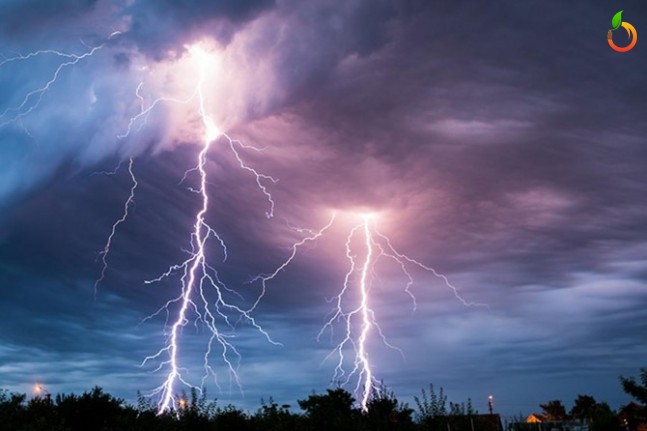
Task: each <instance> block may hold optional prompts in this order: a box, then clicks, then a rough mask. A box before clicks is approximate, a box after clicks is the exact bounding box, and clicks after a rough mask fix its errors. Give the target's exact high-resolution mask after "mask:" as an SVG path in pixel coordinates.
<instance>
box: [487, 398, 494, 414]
mask: <svg viewBox="0 0 647 431" xmlns="http://www.w3.org/2000/svg"><path fill="white" fill-rule="evenodd" d="M493 406H494V397H493V396H492V395H488V397H487V407H488V410H489V411H490V414H491V415H492V414H494V412H493V410H492V407H493Z"/></svg>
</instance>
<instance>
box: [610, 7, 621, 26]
mask: <svg viewBox="0 0 647 431" xmlns="http://www.w3.org/2000/svg"><path fill="white" fill-rule="evenodd" d="M622 12H624V10H621V11H620V12H618V13H616V14H615V15H613V18H612V19H611V26H612V27H613V29H614V30H617V29H618V27H620V24H622Z"/></svg>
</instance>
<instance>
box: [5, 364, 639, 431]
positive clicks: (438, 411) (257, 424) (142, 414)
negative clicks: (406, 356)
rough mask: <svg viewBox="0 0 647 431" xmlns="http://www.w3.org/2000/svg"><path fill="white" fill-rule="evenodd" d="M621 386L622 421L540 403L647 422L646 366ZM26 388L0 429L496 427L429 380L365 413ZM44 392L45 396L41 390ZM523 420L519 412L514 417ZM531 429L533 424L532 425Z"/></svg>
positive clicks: (321, 406)
mask: <svg viewBox="0 0 647 431" xmlns="http://www.w3.org/2000/svg"><path fill="white" fill-rule="evenodd" d="M620 380H621V384H622V387H623V389H624V390H625V392H627V393H628V394H629V395H631V396H632V397H634V399H635V400H636V401H637V403H636V404H633V405H634V406H635V407H636V408H637V410H635V412H634V413H635V415H634V416H635V417H634V418H633V419H632V420H631V421H629V422H625V423H622V422H621V421H620V420H619V418H618V416H617V414H616V413H615V412H613V411H612V410H611V409H610V407H609V406H608V405H607V404H606V403H598V402H597V401H595V399H594V398H593V397H590V396H587V395H580V396H578V398H577V399H576V400H575V402H574V405H573V408H572V409H571V411H570V412H569V414H567V413H566V409H565V407H564V406H563V405H562V403H561V401H559V400H552V401H549V402H548V403H547V404H542V405H540V407H541V408H542V410H543V415H544V416H545V419H546V420H549V421H551V422H552V421H554V422H560V421H564V420H566V419H569V418H571V419H577V420H579V421H580V422H586V423H589V424H590V429H591V430H594V431H597V430H600V431H602V430H604V431H616V430H620V429H622V430H626V429H629V430H633V429H637V427H638V425H639V424H640V423H642V422H644V421H647V407H646V406H647V368H643V369H641V374H640V378H639V380H636V379H634V378H628V379H627V378H622V377H621V378H620ZM39 389H41V394H40V395H39V396H35V397H32V398H29V397H28V396H27V395H26V394H17V393H10V392H8V391H5V390H0V430H2V431H4V430H10V431H41V430H42V431H130V430H132V431H135V430H137V431H140V430H144V431H146V430H151V431H211V430H218V431H226V430H232V431H234V430H235V431H297V430H298V431H417V430H426V431H432V430H443V431H446V430H451V431H490V430H492V431H495V430H496V431H500V430H502V427H501V423H500V420H499V417H498V415H492V414H490V415H479V413H478V412H477V411H476V410H475V409H474V408H473V407H472V402H471V400H469V399H468V400H467V402H466V403H458V404H456V403H452V402H449V403H447V396H446V395H445V394H444V391H443V389H442V388H440V390H439V391H438V392H436V391H435V390H434V387H433V386H432V385H430V386H429V390H428V391H426V390H424V389H423V390H422V392H421V396H420V397H414V401H415V407H416V410H414V409H412V408H410V407H409V406H408V405H407V404H403V403H400V402H399V401H398V399H397V398H396V396H395V394H394V393H393V392H390V391H388V390H387V388H386V387H385V386H384V385H381V386H380V387H379V388H376V389H375V390H374V391H373V394H372V396H371V398H370V401H369V403H368V406H367V409H366V411H362V410H361V409H359V408H357V406H356V403H355V399H354V398H353V396H352V395H351V394H350V393H349V392H348V391H346V390H344V389H342V388H338V389H328V390H327V391H326V392H325V393H324V394H315V393H313V394H311V395H310V396H308V397H307V398H305V399H302V400H298V401H297V403H298V407H299V408H300V410H301V411H300V412H299V413H295V412H293V411H292V410H291V406H289V405H278V404H277V403H275V402H274V400H272V399H271V398H270V399H269V400H268V401H267V402H265V401H263V400H261V406H260V408H259V409H258V410H256V412H254V413H248V412H246V411H244V410H241V409H239V408H237V407H235V406H233V405H226V406H220V405H218V403H217V400H209V399H208V398H207V394H206V392H205V391H203V392H198V391H197V390H196V389H193V390H191V391H190V392H189V393H188V394H186V393H183V394H181V395H179V396H178V397H177V403H176V408H175V410H171V411H168V412H165V413H163V414H158V411H157V406H156V405H155V404H154V403H153V402H152V401H151V400H150V399H149V398H146V397H144V396H142V395H141V394H138V401H137V403H136V404H135V405H132V404H128V403H126V402H125V401H124V400H122V399H120V398H116V397H113V396H112V395H110V394H108V393H105V392H104V391H103V390H102V389H101V388H99V387H95V388H94V389H92V390H90V391H89V392H85V393H83V394H81V395H75V394H58V395H56V396H51V395H49V394H47V393H46V392H45V391H43V390H42V388H39ZM43 392H45V393H46V395H44V396H43ZM519 422H523V417H522V416H520V417H519ZM507 428H508V430H523V429H526V426H525V424H524V425H522V424H509V426H508V427H507ZM533 429H537V428H536V427H535V428H533Z"/></svg>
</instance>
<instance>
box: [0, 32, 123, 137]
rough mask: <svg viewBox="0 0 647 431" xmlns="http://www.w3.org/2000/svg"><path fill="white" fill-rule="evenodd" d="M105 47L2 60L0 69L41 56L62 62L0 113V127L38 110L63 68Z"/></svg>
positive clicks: (39, 52) (37, 52) (30, 54)
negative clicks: (12, 105) (56, 58)
mask: <svg viewBox="0 0 647 431" xmlns="http://www.w3.org/2000/svg"><path fill="white" fill-rule="evenodd" d="M119 34H121V32H114V33H112V34H110V36H108V39H107V40H110V39H112V38H113V37H115V36H117V35H119ZM105 46H106V43H102V44H100V45H97V46H94V47H89V49H88V50H87V51H86V52H83V53H81V54H71V53H66V52H62V51H58V50H55V49H45V50H38V51H34V52H30V53H28V54H25V55H22V54H19V55H16V56H14V57H8V58H4V59H3V60H2V61H0V67H2V66H4V65H5V64H7V63H13V62H18V61H27V60H30V59H32V58H35V57H42V56H54V57H58V58H60V59H61V61H62V62H61V63H60V64H59V65H58V66H57V67H56V69H55V70H54V73H53V74H52V75H51V76H50V77H49V78H48V79H47V80H46V81H45V83H44V84H42V85H41V86H40V87H38V88H35V89H33V90H31V91H29V92H28V93H27V94H25V96H24V98H23V99H22V102H20V103H19V104H18V105H17V106H14V107H9V108H6V109H5V110H4V111H3V112H2V113H0V127H4V126H6V125H8V124H11V123H15V122H17V121H20V120H22V119H23V118H24V117H26V116H27V115H29V114H31V113H32V112H33V111H34V110H35V109H36V108H38V106H39V105H40V103H41V101H42V99H43V96H44V95H45V94H46V93H47V92H48V91H49V90H50V88H51V87H52V85H54V83H55V82H56V80H57V79H58V77H59V75H60V74H61V72H62V71H63V70H64V69H65V68H68V67H70V66H74V65H76V64H78V63H79V62H81V61H82V60H84V59H86V58H88V57H91V56H93V55H94V54H95V53H96V52H97V51H99V50H101V49H103V48H104V47H105Z"/></svg>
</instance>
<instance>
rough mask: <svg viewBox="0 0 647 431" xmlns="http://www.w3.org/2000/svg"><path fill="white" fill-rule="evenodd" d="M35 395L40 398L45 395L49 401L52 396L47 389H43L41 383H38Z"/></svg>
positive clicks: (35, 386) (35, 387)
mask: <svg viewBox="0 0 647 431" xmlns="http://www.w3.org/2000/svg"><path fill="white" fill-rule="evenodd" d="M34 394H35V395H36V397H40V396H41V395H45V396H46V397H47V399H49V398H50V397H51V396H52V394H50V393H49V391H48V390H47V389H45V388H44V387H43V385H41V384H40V383H36V384H35V385H34Z"/></svg>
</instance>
